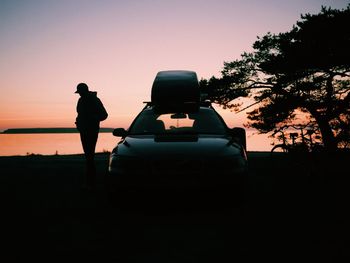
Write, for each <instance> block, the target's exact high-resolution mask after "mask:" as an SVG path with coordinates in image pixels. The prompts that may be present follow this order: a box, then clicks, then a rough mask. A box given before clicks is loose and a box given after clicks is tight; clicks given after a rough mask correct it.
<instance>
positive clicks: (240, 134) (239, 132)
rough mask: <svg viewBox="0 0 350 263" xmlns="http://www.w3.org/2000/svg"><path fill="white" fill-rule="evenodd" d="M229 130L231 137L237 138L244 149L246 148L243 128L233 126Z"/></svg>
mask: <svg viewBox="0 0 350 263" xmlns="http://www.w3.org/2000/svg"><path fill="white" fill-rule="evenodd" d="M230 131H231V136H232V138H234V139H236V140H238V141H239V143H240V144H241V145H242V146H243V148H244V150H247V136H246V132H245V129H243V128H239V127H235V128H232V129H231V130H230Z"/></svg>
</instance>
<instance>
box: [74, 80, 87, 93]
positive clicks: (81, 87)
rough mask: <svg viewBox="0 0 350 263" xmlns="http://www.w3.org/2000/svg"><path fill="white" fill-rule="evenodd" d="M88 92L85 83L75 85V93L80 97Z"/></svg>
mask: <svg viewBox="0 0 350 263" xmlns="http://www.w3.org/2000/svg"><path fill="white" fill-rule="evenodd" d="M88 92H89V87H88V85H86V84H85V83H79V84H78V85H77V90H76V91H75V93H78V94H79V95H80V96H82V95H84V94H87V93H88Z"/></svg>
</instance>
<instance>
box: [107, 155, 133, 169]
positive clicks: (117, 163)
mask: <svg viewBox="0 0 350 263" xmlns="http://www.w3.org/2000/svg"><path fill="white" fill-rule="evenodd" d="M136 163H137V161H136V158H135V157H132V156H125V155H119V154H116V153H112V154H111V156H110V158H109V167H110V168H123V169H126V168H130V167H133V166H135V165H136Z"/></svg>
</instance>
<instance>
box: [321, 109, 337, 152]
mask: <svg viewBox="0 0 350 263" xmlns="http://www.w3.org/2000/svg"><path fill="white" fill-rule="evenodd" d="M316 121H317V123H318V126H319V128H320V132H321V135H322V141H323V145H324V147H325V149H326V151H327V152H334V151H335V150H336V149H337V142H336V139H335V136H334V134H333V131H332V128H331V126H330V125H329V122H328V121H327V120H326V119H325V118H322V117H321V116H319V117H318V118H316Z"/></svg>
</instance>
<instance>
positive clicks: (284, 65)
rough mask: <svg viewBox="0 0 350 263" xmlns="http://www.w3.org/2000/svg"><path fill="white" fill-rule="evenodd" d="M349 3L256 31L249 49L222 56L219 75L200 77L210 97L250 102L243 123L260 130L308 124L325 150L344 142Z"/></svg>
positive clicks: (348, 134)
mask: <svg viewBox="0 0 350 263" xmlns="http://www.w3.org/2000/svg"><path fill="white" fill-rule="evenodd" d="M348 25H350V5H348V7H347V8H345V9H342V10H336V9H331V8H326V7H322V9H321V12H320V13H319V14H314V15H311V14H305V15H301V20H300V21H297V23H296V25H294V26H293V28H292V29H291V30H290V31H288V32H285V33H280V34H271V33H267V34H266V35H265V36H263V37H258V39H257V41H256V42H255V43H254V44H253V48H254V51H253V52H250V53H247V52H246V53H243V54H242V55H241V58H240V59H237V60H234V61H232V62H225V63H224V67H223V70H222V71H221V77H220V78H216V77H212V78H210V79H208V80H201V83H200V84H201V88H202V89H203V90H204V92H206V93H208V95H209V97H210V98H211V100H212V101H213V102H215V103H219V104H221V105H222V106H224V107H228V108H232V109H235V110H240V109H241V108H242V105H240V104H239V103H237V102H236V99H237V98H240V97H250V98H252V99H253V100H254V101H255V103H254V104H256V107H254V108H253V110H251V111H249V112H248V113H247V114H248V119H249V121H248V123H247V126H248V127H253V128H256V129H258V130H259V131H260V132H261V133H269V132H276V131H278V130H283V129H287V128H289V127H291V126H298V127H304V128H312V129H313V130H314V131H315V134H316V135H320V137H321V139H322V142H323V144H324V146H325V147H326V148H327V149H329V150H334V149H335V148H336V147H349V146H350V145H349V142H350V110H349V108H350V107H349V106H350V49H349V47H350V27H349V26H348Z"/></svg>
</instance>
